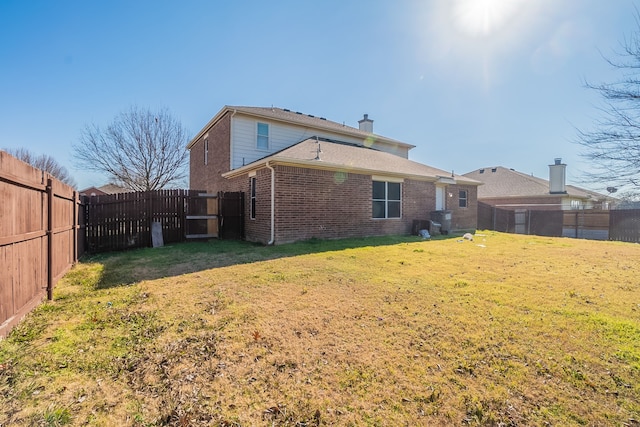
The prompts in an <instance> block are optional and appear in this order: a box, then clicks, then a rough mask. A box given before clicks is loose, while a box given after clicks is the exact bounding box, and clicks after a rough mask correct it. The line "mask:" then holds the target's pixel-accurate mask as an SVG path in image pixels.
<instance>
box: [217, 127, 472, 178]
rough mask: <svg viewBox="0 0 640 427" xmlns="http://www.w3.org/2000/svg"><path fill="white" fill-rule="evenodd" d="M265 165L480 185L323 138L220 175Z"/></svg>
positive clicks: (383, 153)
mask: <svg viewBox="0 0 640 427" xmlns="http://www.w3.org/2000/svg"><path fill="white" fill-rule="evenodd" d="M267 163H269V164H270V165H274V164H282V165H292V166H298V167H306V168H312V169H325V170H339V171H344V172H353V173H363V174H371V175H385V176H394V177H401V178H411V179H417V180H424V181H433V182H437V181H440V182H443V183H448V184H453V183H460V184H470V185H480V184H481V183H480V182H478V181H476V180H473V179H470V178H467V177H464V176H461V175H455V176H451V173H449V172H446V171H444V170H441V169H437V168H433V167H431V166H427V165H424V164H422V163H418V162H414V161H412V160H408V159H405V158H404V157H400V156H396V155H393V154H390V153H386V152H384V151H379V150H375V149H372V148H367V147H363V146H361V145H356V144H349V143H345V142H340V141H331V140H327V139H323V138H318V139H316V138H309V139H306V140H304V141H302V142H299V143H297V144H295V145H292V146H291V147H288V148H285V149H283V150H281V151H279V152H277V153H274V154H272V155H269V156H267V157H264V158H262V159H259V160H256V161H255V162H253V163H250V164H248V165H246V166H243V167H241V168H238V169H235V170H232V171H230V172H227V173H225V174H223V175H222V176H223V177H225V178H232V177H235V176H239V175H242V174H245V173H247V172H249V171H251V170H255V169H258V168H262V167H264V166H265V165H266V164H267Z"/></svg>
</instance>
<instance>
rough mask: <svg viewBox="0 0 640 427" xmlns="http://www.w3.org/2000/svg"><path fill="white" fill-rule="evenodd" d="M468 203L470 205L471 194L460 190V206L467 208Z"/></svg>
mask: <svg viewBox="0 0 640 427" xmlns="http://www.w3.org/2000/svg"><path fill="white" fill-rule="evenodd" d="M467 203H469V194H468V193H467V190H460V191H459V192H458V206H459V207H461V208H466V207H467Z"/></svg>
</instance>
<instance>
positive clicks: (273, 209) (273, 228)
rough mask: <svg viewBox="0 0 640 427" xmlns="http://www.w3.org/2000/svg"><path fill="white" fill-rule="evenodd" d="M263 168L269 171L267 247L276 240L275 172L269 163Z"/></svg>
mask: <svg viewBox="0 0 640 427" xmlns="http://www.w3.org/2000/svg"><path fill="white" fill-rule="evenodd" d="M265 166H266V167H267V168H268V169H269V170H270V171H271V240H269V242H268V243H267V245H269V246H271V245H273V242H274V241H275V240H276V217H275V213H276V205H275V202H276V170H275V169H274V168H273V167H271V165H270V164H269V161H267V163H265Z"/></svg>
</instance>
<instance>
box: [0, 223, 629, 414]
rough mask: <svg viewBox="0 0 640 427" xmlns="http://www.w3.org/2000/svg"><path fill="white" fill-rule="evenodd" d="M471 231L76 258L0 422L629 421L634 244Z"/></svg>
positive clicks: (21, 341) (6, 347)
mask: <svg viewBox="0 0 640 427" xmlns="http://www.w3.org/2000/svg"><path fill="white" fill-rule="evenodd" d="M482 234H483V235H476V238H475V240H474V241H466V240H465V241H461V240H460V239H457V238H450V239H442V240H432V241H422V240H419V239H417V238H411V237H408V238H396V239H386V240H385V239H364V240H349V241H343V242H307V243H302V244H297V245H286V246H282V247H260V246H254V245H250V244H247V243H237V242H236V243H232V244H230V243H227V242H211V243H208V244H201V245H197V244H195V245H194V244H185V245H175V246H173V247H166V248H162V249H156V250H151V249H149V250H142V251H134V252H131V253H118V254H109V255H105V256H100V257H95V258H93V259H88V260H86V261H85V262H82V263H80V264H78V265H77V266H76V267H75V268H74V269H73V270H72V271H71V272H70V273H69V274H68V275H67V276H66V277H65V279H64V280H62V281H61V282H60V283H59V284H58V286H57V288H56V292H55V301H54V302H52V303H45V304H43V305H42V306H41V307H39V308H38V309H37V310H36V311H35V312H34V313H32V315H30V316H29V317H28V318H27V319H26V320H25V321H24V322H23V323H22V324H21V325H20V326H19V327H18V328H17V329H15V330H14V331H13V333H12V334H11V335H10V336H9V337H8V338H7V339H6V340H4V341H2V342H0V407H1V408H2V411H0V426H9V425H18V426H20V425H25V426H26V425H49V426H55V425H65V424H66V425H95V426H121V425H132V426H149V425H176V426H190V425H219V426H261V425H263V426H267V425H269V426H270V425H290V426H319V425H345V426H359V425H371V426H383V425H388V426H400V425H410V426H415V425H461V424H469V425H504V426H508V425H513V426H515V425H518V426H522V425H618V426H623V425H630V426H632V425H639V424H640V277H639V276H638V272H640V245H636V244H625V243H616V242H594V241H585V240H572V239H561V238H545V237H535V236H518V235H507V234H500V233H494V232H483V233H482Z"/></svg>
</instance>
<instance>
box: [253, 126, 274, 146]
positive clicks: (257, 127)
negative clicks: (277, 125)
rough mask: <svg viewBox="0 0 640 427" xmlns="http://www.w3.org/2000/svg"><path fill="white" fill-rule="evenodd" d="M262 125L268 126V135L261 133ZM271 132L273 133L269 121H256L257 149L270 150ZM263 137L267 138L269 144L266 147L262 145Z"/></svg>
mask: <svg viewBox="0 0 640 427" xmlns="http://www.w3.org/2000/svg"><path fill="white" fill-rule="evenodd" d="M260 125H263V126H266V128H267V133H266V135H265V134H261V133H260ZM270 134H271V129H270V126H269V123H263V122H257V123H256V149H258V150H264V151H267V150H269V146H270V145H271V138H270ZM261 138H264V139H265V140H266V142H267V146H266V147H261V146H260V141H261Z"/></svg>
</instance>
